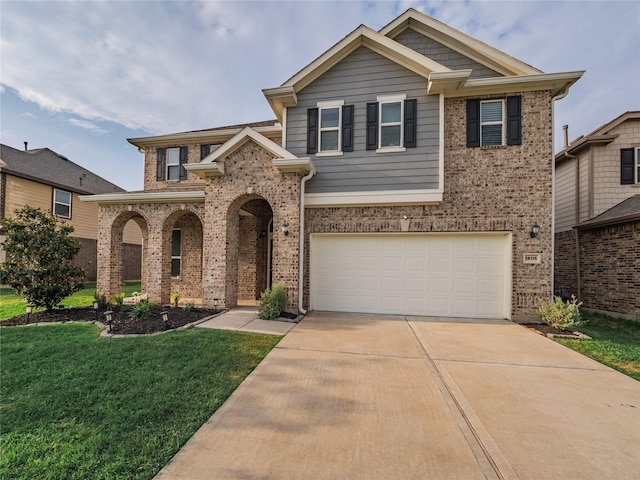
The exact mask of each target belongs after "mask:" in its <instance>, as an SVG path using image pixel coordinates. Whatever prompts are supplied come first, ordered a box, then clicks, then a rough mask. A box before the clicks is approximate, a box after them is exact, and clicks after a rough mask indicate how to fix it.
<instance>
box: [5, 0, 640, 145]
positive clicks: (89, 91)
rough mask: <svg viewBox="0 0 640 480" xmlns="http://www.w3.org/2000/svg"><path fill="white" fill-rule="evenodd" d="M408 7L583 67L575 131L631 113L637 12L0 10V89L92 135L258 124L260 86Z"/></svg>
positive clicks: (99, 5)
mask: <svg viewBox="0 0 640 480" xmlns="http://www.w3.org/2000/svg"><path fill="white" fill-rule="evenodd" d="M411 6H413V7H415V8H418V9H420V10H422V11H425V13H427V14H429V15H432V16H434V17H435V18H437V19H438V20H440V21H442V22H444V23H447V24H449V25H451V26H452V27H454V28H457V29H459V30H461V31H463V32H465V33H467V34H469V35H471V36H474V37H476V38H478V39H480V40H482V41H484V42H485V43H488V44H489V45H492V46H494V47H496V48H499V49H500V50H503V51H504V52H506V53H508V54H510V55H512V56H514V57H516V58H519V59H521V60H522V61H524V62H527V63H530V64H531V65H533V66H535V67H537V68H540V69H542V70H544V71H547V72H553V71H566V70H578V69H587V74H586V75H585V77H584V79H582V80H581V81H580V82H578V84H577V85H576V87H574V89H573V90H572V92H571V94H570V95H569V97H568V98H567V99H565V100H563V101H562V102H560V103H559V104H558V106H557V111H558V118H559V122H561V123H572V125H573V126H572V131H574V132H576V134H577V133H578V131H580V132H581V133H588V132H587V131H584V130H590V129H593V128H595V127H597V126H598V125H600V124H602V123H604V122H606V121H608V120H610V119H611V118H613V116H615V115H617V114H619V113H622V111H625V110H629V109H638V108H640V98H639V97H640V92H639V90H640V89H639V88H638V78H640V58H638V51H639V49H640V38H639V35H640V34H639V33H638V32H639V30H638V28H637V19H638V16H639V14H640V4H639V3H637V2H573V1H564V2H563V1H556V2H545V1H529V2H441V1H439V2H431V1H429V2H410V1H400V2H387V1H378V2H375V1H370V2H355V1H353V2H351V1H348V2H270V1H264V2H243V1H241V2H226V1H222V2H217V1H203V2H135V1H130V2H128V1H122V2H5V3H3V12H2V18H1V20H0V21H1V22H2V25H1V26H2V29H1V34H2V39H1V50H2V51H1V54H2V59H3V61H2V72H1V73H2V84H3V85H5V86H7V87H11V88H13V89H15V90H16V91H18V92H19V94H20V96H21V97H22V98H24V99H26V100H29V101H33V102H36V103H37V104H38V105H40V106H41V107H43V108H46V109H48V110H51V111H54V112H63V113H65V114H69V115H73V116H74V117H79V118H82V119H83V120H82V121H80V120H75V123H73V125H74V126H76V127H77V126H80V127H81V128H88V129H89V130H92V129H93V130H92V131H94V132H97V131H98V130H99V129H100V127H97V125H96V122H101V121H108V122H115V123H118V124H121V125H124V126H126V127H128V128H131V129H141V130H145V131H148V132H150V133H152V134H158V133H167V132H175V131H182V130H192V129H200V128H207V127H213V126H219V125H225V124H232V123H240V122H245V121H257V120H266V119H268V118H273V116H274V115H273V112H271V111H270V109H269V108H268V105H267V103H266V101H265V99H264V97H263V95H262V93H261V90H262V89H263V88H269V87H275V86H278V85H280V84H281V83H282V82H284V81H285V80H286V79H288V78H289V77H291V76H292V75H293V74H295V73H296V72H297V71H298V70H300V69H301V68H303V67H304V66H305V65H306V64H308V63H309V62H311V61H312V60H313V59H315V58H316V57H317V56H319V55H320V54H322V53H323V52H324V51H325V50H326V49H328V48H330V47H331V46H332V45H333V44H335V43H336V42H338V41H339V40H340V39H342V38H343V37H344V36H345V35H347V34H348V33H349V32H351V31H352V30H353V29H355V28H356V27H357V26H358V25H360V24H366V25H368V26H370V27H372V28H374V29H379V28H381V27H382V26H384V25H386V24H387V23H388V22H389V21H391V20H392V19H393V18H394V17H395V16H397V15H398V14H400V13H401V12H402V11H404V10H406V8H409V7H411ZM82 122H85V123H83V124H82V125H81V123H82ZM94 127H95V128H94Z"/></svg>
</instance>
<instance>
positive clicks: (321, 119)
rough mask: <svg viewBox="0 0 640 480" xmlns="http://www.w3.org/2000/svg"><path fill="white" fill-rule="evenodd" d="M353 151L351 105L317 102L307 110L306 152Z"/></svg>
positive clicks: (330, 153) (337, 101)
mask: <svg viewBox="0 0 640 480" xmlns="http://www.w3.org/2000/svg"><path fill="white" fill-rule="evenodd" d="M352 151H353V105H344V101H343V100H335V101H328V102H318V104H317V106H316V107H315V108H309V109H308V110H307V153H315V154H316V155H318V156H323V155H342V153H343V152H352Z"/></svg>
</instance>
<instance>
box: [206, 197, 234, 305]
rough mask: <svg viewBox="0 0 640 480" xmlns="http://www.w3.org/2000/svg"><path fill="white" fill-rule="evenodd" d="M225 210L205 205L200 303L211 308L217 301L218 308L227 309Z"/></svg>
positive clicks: (221, 207) (211, 204)
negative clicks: (215, 300)
mask: <svg viewBox="0 0 640 480" xmlns="http://www.w3.org/2000/svg"><path fill="white" fill-rule="evenodd" d="M208 201H209V199H208ZM227 208H228V205H221V204H219V203H217V202H216V203H214V202H211V203H208V204H207V205H205V218H206V220H205V225H206V228H203V232H202V233H203V239H202V283H203V289H202V290H203V291H202V303H203V305H204V306H207V307H213V299H214V298H217V299H218V308H229V307H231V306H234V305H231V304H230V299H229V298H228V296H227V292H226V289H225V285H226V279H227Z"/></svg>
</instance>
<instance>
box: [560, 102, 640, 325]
mask: <svg viewBox="0 0 640 480" xmlns="http://www.w3.org/2000/svg"><path fill="white" fill-rule="evenodd" d="M555 168H556V202H555V213H556V224H555V243H556V245H555V285H556V293H558V294H561V295H563V296H564V295H570V294H573V295H576V296H577V297H578V298H579V299H580V300H581V301H582V302H583V305H584V306H585V307H590V308H592V309H596V310H602V311H606V312H613V313H619V314H624V315H629V316H631V317H634V316H637V315H640V111H630V112H625V113H623V114H622V115H619V116H618V117H616V118H614V119H613V120H611V121H610V122H607V123H606V124H604V125H602V126H601V127H599V128H597V129H596V130H594V131H593V132H591V133H589V134H588V135H583V136H580V137H578V138H576V139H575V140H573V141H572V142H571V143H569V142H568V139H566V140H565V147H564V148H563V149H562V151H560V152H558V153H557V154H556V160H555Z"/></svg>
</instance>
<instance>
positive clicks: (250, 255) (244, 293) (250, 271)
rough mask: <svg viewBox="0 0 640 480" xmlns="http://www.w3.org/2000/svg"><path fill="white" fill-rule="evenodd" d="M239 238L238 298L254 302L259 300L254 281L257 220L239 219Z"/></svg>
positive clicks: (256, 267) (253, 218)
mask: <svg viewBox="0 0 640 480" xmlns="http://www.w3.org/2000/svg"><path fill="white" fill-rule="evenodd" d="M239 228H240V238H239V241H238V298H239V299H241V300H256V299H257V298H259V292H258V291H257V285H256V280H257V277H258V272H259V270H258V264H257V262H256V260H257V259H256V257H257V251H258V241H259V233H258V218H257V217H249V216H241V217H240V226H239Z"/></svg>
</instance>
